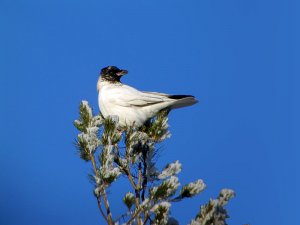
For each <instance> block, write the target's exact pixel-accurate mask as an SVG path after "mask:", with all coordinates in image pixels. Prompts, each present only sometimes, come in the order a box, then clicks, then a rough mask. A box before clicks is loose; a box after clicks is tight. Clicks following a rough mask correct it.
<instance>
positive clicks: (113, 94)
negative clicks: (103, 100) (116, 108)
mask: <svg viewBox="0 0 300 225" xmlns="http://www.w3.org/2000/svg"><path fill="white" fill-rule="evenodd" d="M109 92H110V93H109V95H107V96H108V98H109V99H108V100H109V101H110V102H112V103H114V104H116V105H120V106H124V107H132V106H135V107H145V106H150V105H154V104H158V103H162V102H166V101H170V100H169V99H168V98H166V96H164V95H157V94H154V93H151V92H142V91H139V90H137V89H135V88H132V87H130V86H127V85H122V86H120V87H117V88H113V89H111V90H110V91H109Z"/></svg>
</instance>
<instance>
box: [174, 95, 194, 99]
mask: <svg viewBox="0 0 300 225" xmlns="http://www.w3.org/2000/svg"><path fill="white" fill-rule="evenodd" d="M168 97H169V98H171V99H182V98H188V97H192V98H195V96H193V95H170V96H168Z"/></svg>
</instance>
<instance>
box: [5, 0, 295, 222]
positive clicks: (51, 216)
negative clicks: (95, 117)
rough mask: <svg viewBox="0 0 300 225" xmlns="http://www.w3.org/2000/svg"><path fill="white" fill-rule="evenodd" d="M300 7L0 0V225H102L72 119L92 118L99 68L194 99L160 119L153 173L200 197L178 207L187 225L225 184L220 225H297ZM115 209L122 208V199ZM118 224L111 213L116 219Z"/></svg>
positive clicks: (206, 1) (116, 197)
mask: <svg viewBox="0 0 300 225" xmlns="http://www.w3.org/2000/svg"><path fill="white" fill-rule="evenodd" d="M299 11H300V8H299V2H297V1H296V0H295V1H292V0H290V1H287V0H281V1H279V0H245V1H240V0H227V1H221V0H193V1H175V0H151V1H146V0H144V1H142V0H135V1H134V0H132V1H124V0H118V1H117V0H111V1H100V0H89V1H74V0H72V1H71V0H51V1H50V0H49V1H40V0H27V1H25V0H24V1H22V0H14V1H11V0H0V27H1V28H0V29H1V30H0V32H1V35H0V85H1V88H0V100H1V110H0V115H1V130H0V141H1V142H0V143H1V145H0V224H1V225H24V224H26V225H41V224H42V225H53V224H56V225H66V224H72V225H82V224H89V225H92V224H103V221H102V219H101V217H100V215H99V213H98V211H97V206H96V202H95V199H94V197H93V195H92V185H91V184H90V183H89V181H88V178H87V175H88V174H89V173H90V172H91V170H90V167H89V165H87V164H86V163H85V162H83V161H81V160H80V159H79V157H78V156H77V155H76V150H75V148H74V146H73V142H74V140H75V137H76V134H77V131H76V130H75V128H74V127H73V125H72V121H73V120H74V119H76V118H77V116H78V105H79V103H80V101H81V100H82V99H86V100H88V101H89V102H90V103H91V105H92V106H93V107H94V109H95V112H98V107H97V93H96V81H97V78H98V73H99V70H100V69H101V68H102V67H104V66H107V65H116V66H119V67H121V68H124V69H128V70H129V74H128V75H127V76H126V77H124V79H123V81H124V82H126V83H128V84H130V85H133V86H135V87H137V88H139V89H142V90H149V91H161V92H166V93H174V94H193V95H195V96H197V98H198V99H199V100H200V103H199V104H197V105H196V106H193V107H190V108H186V109H181V110H178V111H174V112H173V113H172V114H171V116H170V125H171V132H172V134H173V135H172V138H171V139H169V140H168V141H167V142H166V143H165V144H164V145H163V152H162V153H161V157H160V160H159V165H164V164H165V163H167V162H171V161H174V160H176V159H179V160H180V161H181V162H182V164H183V171H182V173H181V175H180V179H181V183H182V184H185V183H187V182H189V181H193V180H196V179H198V178H202V179H203V180H204V181H205V183H206V184H207V189H206V191H205V192H204V193H203V194H202V195H199V196H198V197H196V198H194V199H190V200H187V201H185V202H183V203H179V204H177V205H174V207H173V216H175V217H176V218H177V219H179V221H180V222H181V224H186V223H187V222H188V221H190V219H191V218H192V217H194V216H195V214H196V213H197V212H198V208H199V205H200V204H202V203H204V202H206V201H207V200H208V199H209V198H210V197H215V196H217V194H218V192H219V190H220V189H221V188H223V187H228V188H232V189H234V190H235V191H236V193H237V196H236V198H235V199H233V200H232V201H231V202H230V205H229V206H228V210H229V214H230V216H231V218H230V219H229V220H228V222H229V224H233V225H240V224H245V223H250V224H251V225H255V224H256V225H257V224H262V225H266V224H272V225H283V224H300V219H299V216H298V215H297V213H299V206H298V202H299V200H300V198H299V189H300V181H299V170H300V166H299V158H300V157H299V156H300V153H299V150H300V143H299V136H300V135H299V133H300V130H299V126H300V121H299V115H300V110H299V108H300V107H299V95H300V93H299V74H300V69H299V62H300V57H299V52H300V46H299V40H300V35H299V34H300V32H299V27H300V23H299V22H300V16H299ZM124 187H126V183H124V182H123V183H120V184H119V186H117V185H115V186H114V187H113V188H112V190H111V192H110V194H109V199H110V200H111V206H112V209H113V211H115V212H117V213H119V212H121V211H122V210H123V209H124V208H123V206H122V204H121V201H120V194H119V192H120V190H123V189H124ZM115 214H116V213H115Z"/></svg>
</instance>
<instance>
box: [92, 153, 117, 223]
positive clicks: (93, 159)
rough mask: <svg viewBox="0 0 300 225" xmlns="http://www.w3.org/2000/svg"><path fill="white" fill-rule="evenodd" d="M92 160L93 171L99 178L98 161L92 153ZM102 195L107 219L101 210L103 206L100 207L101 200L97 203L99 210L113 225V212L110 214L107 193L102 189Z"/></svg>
mask: <svg viewBox="0 0 300 225" xmlns="http://www.w3.org/2000/svg"><path fill="white" fill-rule="evenodd" d="M90 159H91V161H92V164H93V169H94V173H95V175H96V176H97V164H96V160H95V157H94V155H93V154H91V153H90ZM101 195H102V197H103V201H104V205H105V208H106V213H107V218H106V216H105V215H104V213H103V211H102V209H101V205H100V207H99V204H100V201H99V199H98V198H97V203H98V208H99V210H100V212H101V214H102V216H103V217H104V219H105V220H106V222H107V223H108V224H109V225H113V220H112V216H111V212H110V208H109V204H108V200H107V198H106V193H105V190H104V189H102V190H101Z"/></svg>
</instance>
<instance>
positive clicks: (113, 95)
mask: <svg viewBox="0 0 300 225" xmlns="http://www.w3.org/2000/svg"><path fill="white" fill-rule="evenodd" d="M97 88H98V92H99V94H98V103H99V107H100V111H101V113H102V115H103V116H104V118H107V117H108V116H111V117H115V116H117V117H118V119H119V124H120V125H121V126H126V125H133V124H134V125H136V126H141V125H143V124H144V122H145V121H146V120H147V119H148V117H149V116H153V115H154V114H153V115H147V113H145V112H144V110H143V108H141V107H134V106H131V105H130V104H128V103H127V102H126V101H124V100H123V98H124V95H126V94H127V95H128V91H130V92H131V91H133V92H134V90H135V89H133V88H132V89H130V88H131V87H130V88H129V90H128V86H126V85H122V84H113V83H109V82H106V81H100V82H98V85H97ZM129 94H130V93H129Z"/></svg>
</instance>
